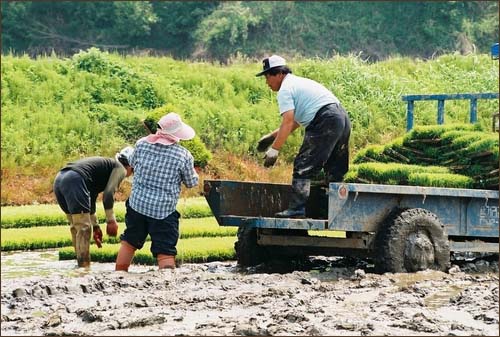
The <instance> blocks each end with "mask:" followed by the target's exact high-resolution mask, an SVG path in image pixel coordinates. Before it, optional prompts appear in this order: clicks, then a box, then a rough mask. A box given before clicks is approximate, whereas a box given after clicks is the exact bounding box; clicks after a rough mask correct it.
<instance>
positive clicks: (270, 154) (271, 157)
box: [264, 148, 280, 167]
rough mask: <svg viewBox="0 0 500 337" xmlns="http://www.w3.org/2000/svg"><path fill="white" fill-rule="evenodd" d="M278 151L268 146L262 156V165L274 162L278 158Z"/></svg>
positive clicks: (265, 165) (266, 165) (269, 165)
mask: <svg viewBox="0 0 500 337" xmlns="http://www.w3.org/2000/svg"><path fill="white" fill-rule="evenodd" d="M279 153H280V152H279V151H278V150H276V149H273V148H270V149H269V150H267V152H266V155H265V156H264V167H271V166H273V165H274V163H276V160H277V159H278V154H279Z"/></svg>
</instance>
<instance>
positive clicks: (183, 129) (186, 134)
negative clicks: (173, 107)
mask: <svg viewBox="0 0 500 337" xmlns="http://www.w3.org/2000/svg"><path fill="white" fill-rule="evenodd" d="M195 134H196V133H195V132H194V130H193V128H192V127H190V126H189V125H187V124H186V123H184V122H183V121H182V120H181V116H179V115H178V114H176V113H175V112H169V113H168V114H166V115H165V116H163V117H162V118H161V119H160V121H159V122H158V130H156V133H155V134H152V135H149V136H147V137H145V140H146V141H147V142H148V143H152V144H155V143H160V144H163V145H170V144H173V143H177V142H178V141H179V140H189V139H192V138H193V137H194V136H195Z"/></svg>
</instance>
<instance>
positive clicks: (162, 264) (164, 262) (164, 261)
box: [156, 254, 175, 269]
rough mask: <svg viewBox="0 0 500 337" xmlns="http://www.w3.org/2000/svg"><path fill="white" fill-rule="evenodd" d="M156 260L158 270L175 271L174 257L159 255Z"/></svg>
mask: <svg viewBox="0 0 500 337" xmlns="http://www.w3.org/2000/svg"><path fill="white" fill-rule="evenodd" d="M156 260H157V261H158V269H165V268H169V269H175V256H174V255H166V254H158V256H157V257H156Z"/></svg>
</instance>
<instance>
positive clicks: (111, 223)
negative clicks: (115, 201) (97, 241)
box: [104, 209, 118, 236]
mask: <svg viewBox="0 0 500 337" xmlns="http://www.w3.org/2000/svg"><path fill="white" fill-rule="evenodd" d="M104 212H105V213H106V234H108V235H109V236H116V235H118V223H117V222H116V218H115V214H114V212H113V210H112V209H105V210H104Z"/></svg>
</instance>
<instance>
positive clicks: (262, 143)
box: [257, 134, 276, 152]
mask: <svg viewBox="0 0 500 337" xmlns="http://www.w3.org/2000/svg"><path fill="white" fill-rule="evenodd" d="M274 139H276V137H274V136H273V134H268V135H265V136H263V137H262V138H261V139H259V142H258V143H257V151H259V152H264V151H266V150H267V149H268V147H269V146H271V144H272V143H273V142H274Z"/></svg>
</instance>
